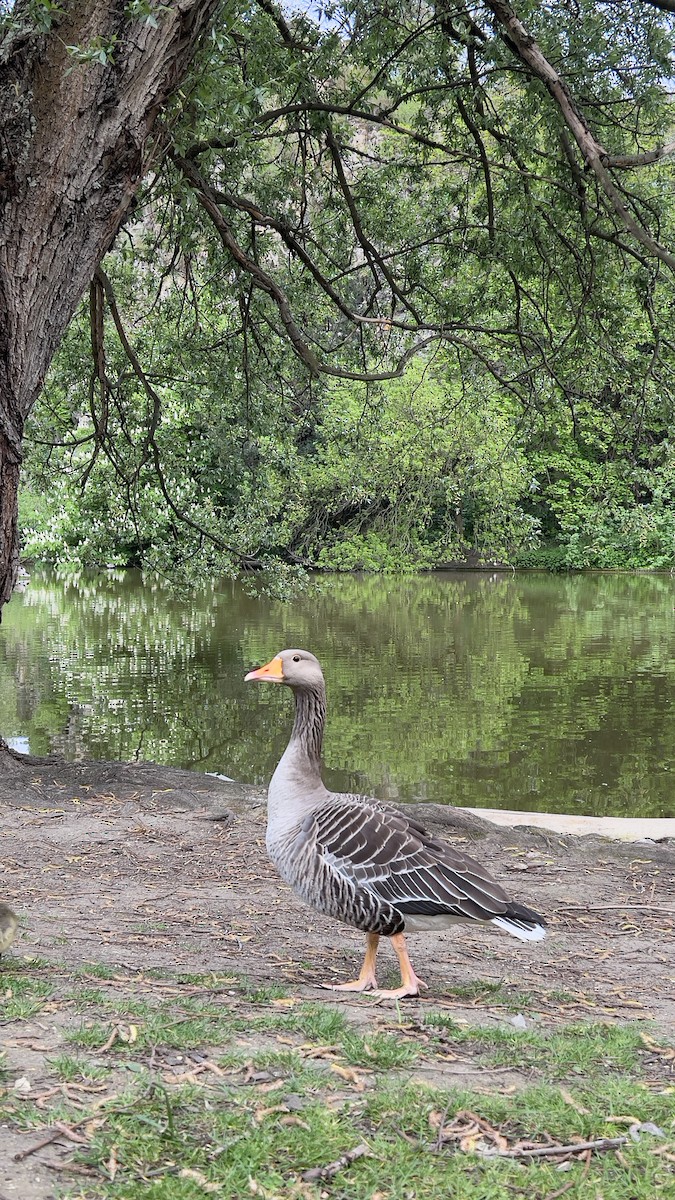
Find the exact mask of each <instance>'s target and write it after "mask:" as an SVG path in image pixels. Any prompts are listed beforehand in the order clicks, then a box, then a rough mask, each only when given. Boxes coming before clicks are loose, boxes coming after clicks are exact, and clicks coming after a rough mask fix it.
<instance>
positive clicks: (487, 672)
mask: <svg viewBox="0 0 675 1200" xmlns="http://www.w3.org/2000/svg"><path fill="white" fill-rule="evenodd" d="M286 646H300V647H304V648H306V649H309V650H312V651H313V652H314V653H316V654H317V655H318V657H319V658H320V659H321V661H322V664H323V666H324V671H325V674H326V677H327V681H328V704H329V719H328V728H327V734H326V741H325V747H324V756H325V762H326V768H327V769H326V778H327V782H328V784H329V786H330V787H333V788H334V789H337V790H358V791H368V792H370V793H374V794H376V795H378V796H380V797H382V798H385V799H390V800H395V801H398V802H405V801H409V800H435V801H438V802H440V803H453V804H460V805H469V806H482V807H488V808H507V809H539V810H542V811H555V812H570V813H592V814H596V815H603V814H606V815H615V816H623V815H625V816H640V815H641V816H650V817H657V816H671V817H672V816H675V720H674V716H675V713H674V711H673V687H674V684H675V580H673V579H671V578H670V577H669V576H665V575H664V576H657V575H584V576H572V577H565V576H548V575H544V574H539V573H533V574H519V575H515V576H514V575H510V574H509V575H503V574H499V575H489V574H483V573H478V574H473V573H449V572H448V573H439V574H433V575H424V576H420V577H415V578H405V579H391V578H371V577H366V578H354V577H335V578H333V579H329V580H326V579H323V580H321V581H320V590H317V591H314V590H312V591H310V592H307V593H305V594H303V595H301V596H299V597H296V598H295V599H294V600H292V601H291V602H288V603H283V602H281V601H278V600H271V599H269V598H265V597H263V598H260V597H257V598H254V597H251V596H248V595H247V594H246V593H245V591H244V589H243V588H242V587H241V586H240V585H238V584H235V583H232V582H230V581H225V582H218V583H214V584H213V585H210V586H209V587H205V588H203V589H200V590H199V591H198V592H195V593H194V594H193V595H191V596H190V597H189V598H184V597H183V598H180V597H176V595H175V594H172V593H171V592H170V591H169V590H168V589H167V588H166V587H165V586H163V585H162V584H161V583H158V582H148V581H147V580H146V581H145V582H144V581H143V580H142V579H141V577H140V575H139V574H136V573H134V572H124V573H120V572H112V573H111V572H108V573H104V574H99V575H91V574H80V575H77V576H73V575H69V576H64V577H61V578H59V576H58V575H57V574H56V573H55V572H46V571H45V572H42V571H35V572H34V573H33V574H32V576H31V579H30V583H29V585H28V587H27V589H26V590H25V591H24V592H23V593H17V594H15V596H14V597H13V598H12V601H11V603H10V604H9V605H8V606H7V608H6V609H5V612H4V614H3V622H2V625H1V626H0V731H1V732H2V733H3V734H4V736H5V737H7V738H9V739H10V740H11V744H13V745H15V746H16V747H17V748H19V749H24V750H28V749H30V751H31V753H33V754H46V753H49V752H51V751H54V752H57V753H59V754H62V755H65V756H66V757H68V758H81V757H86V758H107V759H123V760H135V759H141V760H153V761H155V762H161V763H170V764H173V765H176V766H183V767H190V768H193V769H194V770H198V771H218V772H222V773H223V774H225V775H228V776H231V777H232V778H236V779H239V780H242V781H245V782H248V783H266V782H267V780H268V778H269V776H270V774H271V772H272V770H273V768H274V766H275V764H276V762H277V760H278V758H279V756H280V754H281V753H282V751H283V749H284V746H285V744H286V740H287V738H288V733H289V729H290V723H291V708H292V706H291V696H290V694H289V692H288V691H287V689H286V688H279V687H272V686H270V685H264V684H254V683H249V684H244V682H243V676H244V674H245V672H246V671H248V670H249V669H250V668H251V667H252V666H255V665H258V664H260V663H262V662H266V661H267V660H268V659H269V658H271V657H272V656H273V655H274V654H275V653H276V652H277V651H278V650H281V649H283V648H284V647H286Z"/></svg>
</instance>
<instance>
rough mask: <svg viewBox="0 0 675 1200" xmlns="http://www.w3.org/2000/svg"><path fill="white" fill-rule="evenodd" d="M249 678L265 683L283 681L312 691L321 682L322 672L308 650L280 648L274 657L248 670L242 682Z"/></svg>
mask: <svg viewBox="0 0 675 1200" xmlns="http://www.w3.org/2000/svg"><path fill="white" fill-rule="evenodd" d="M250 679H257V680H262V681H265V682H267V683H285V684H287V685H288V686H289V687H292V688H297V689H298V690H300V691H305V690H307V691H312V690H315V689H316V688H317V687H319V686H320V685H322V684H323V673H322V671H321V665H320V663H319V660H318V658H315V657H314V655H313V654H310V652H309V650H282V651H281V653H280V654H276V655H275V656H274V658H272V659H270V661H269V662H268V663H265V665H264V667H258V669H257V670H255V671H249V673H248V675H246V676H244V682H245V683H247V682H248V681H249V680H250Z"/></svg>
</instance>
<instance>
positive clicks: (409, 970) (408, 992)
mask: <svg viewBox="0 0 675 1200" xmlns="http://www.w3.org/2000/svg"><path fill="white" fill-rule="evenodd" d="M391 944H392V946H393V947H394V950H395V951H396V956H397V958H398V961H399V966H400V968H401V986H400V987H397V988H389V989H386V988H382V989H379V990H378V991H376V992H375V995H376V996H380V997H382V998H383V999H388V1000H397V999H399V998H401V997H403V996H419V994H420V988H425V987H426V986H427V985H426V983H425V982H424V980H423V979H418V978H417V975H416V974H415V972H414V971H413V966H412V963H411V961H410V958H409V957H408V950H407V947H406V944H405V938H404V936H403V934H402V933H395V934H394V936H393V937H392V939H391Z"/></svg>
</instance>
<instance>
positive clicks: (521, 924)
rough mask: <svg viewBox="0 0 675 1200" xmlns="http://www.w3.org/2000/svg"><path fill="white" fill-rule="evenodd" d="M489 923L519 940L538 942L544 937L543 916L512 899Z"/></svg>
mask: <svg viewBox="0 0 675 1200" xmlns="http://www.w3.org/2000/svg"><path fill="white" fill-rule="evenodd" d="M490 924H492V925H496V926H497V928H498V929H503V930H504V932H505V933H510V934H511V935H512V937H517V938H520V940H521V942H540V941H542V939H543V938H545V937H546V920H545V918H544V917H542V916H541V915H540V914H539V913H536V912H534V910H533V909H531V908H526V906H525V905H524V904H518V902H517V901H512V902H511V903H510V904H509V906H508V908H507V909H506V912H503V913H502V914H501V916H499V917H493V918H492V920H491V922H490Z"/></svg>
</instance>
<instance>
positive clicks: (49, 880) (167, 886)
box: [0, 754, 675, 1198]
mask: <svg viewBox="0 0 675 1200" xmlns="http://www.w3.org/2000/svg"><path fill="white" fill-rule="evenodd" d="M414 812H415V815H416V816H417V818H418V819H420V818H421V819H423V821H424V823H425V824H426V825H427V826H428V827H429V828H431V829H432V830H433V831H434V832H436V833H439V834H440V835H441V836H443V837H445V838H448V839H449V840H451V841H454V842H456V843H458V844H461V845H462V847H463V848H466V849H468V851H469V853H471V854H473V855H475V856H476V857H479V858H480V859H481V861H486V862H488V863H490V865H491V869H492V870H493V872H494V874H495V875H496V876H497V877H498V878H499V879H500V880H501V881H502V882H503V883H504V884H505V885H506V886H507V887H508V889H509V890H510V891H511V893H512V894H513V896H514V897H517V898H519V899H521V900H523V901H524V902H525V903H527V904H529V905H531V906H532V907H533V908H535V909H537V910H538V911H540V912H542V913H544V914H546V916H547V918H548V920H549V922H550V936H549V937H548V938H547V940H546V941H544V942H539V943H520V942H517V941H515V940H514V939H512V938H509V937H506V936H504V935H500V934H498V933H496V932H495V933H494V934H493V933H492V932H491V931H490V932H485V931H483V930H475V929H471V928H461V927H457V928H456V929H455V930H453V931H449V932H447V933H444V934H440V935H439V934H417V935H415V936H413V937H411V938H410V951H411V957H412V960H413V963H414V965H415V968H416V970H417V972H418V974H420V975H421V976H422V977H423V978H424V979H425V980H426V982H427V984H428V985H429V990H428V992H426V993H424V995H423V997H421V998H419V999H415V1000H410V1001H405V1002H403V1005H404V1007H405V1010H406V1014H409V1015H410V1016H411V1017H412V1018H413V1019H414V1018H415V1017H422V1016H423V1015H424V1010H425V1007H426V1006H431V1007H435V1008H438V1007H441V1008H444V1007H447V1008H450V1009H452V1012H453V1016H454V1015H458V1016H460V1017H461V1014H462V1012H464V1013H465V1015H468V1016H469V1017H470V1019H471V1021H474V1022H475V1021H480V1020H490V1019H493V1018H494V1016H495V1006H494V1005H493V1004H492V1003H491V1000H490V995H489V992H487V991H486V993H485V994H483V995H481V993H480V989H478V990H475V989H474V991H475V997H474V998H472V996H471V992H470V986H469V985H475V984H476V982H477V981H483V982H485V983H496V982H500V983H502V984H505V985H506V987H507V988H508V989H512V990H513V992H514V993H516V992H518V993H521V992H522V993H526V994H527V995H528V996H529V997H530V998H531V999H530V1004H531V1006H532V1009H536V1012H537V1014H539V1016H538V1017H537V1019H540V1018H541V1014H545V1019H550V1020H551V1021H554V1022H560V1021H563V1022H564V1021H578V1020H583V1019H591V1020H607V1021H615V1020H616V1021H639V1022H649V1023H650V1024H647V1025H645V1029H648V1030H649V1031H650V1033H651V1034H653V1035H654V1036H658V1035H659V1034H664V1033H665V1035H666V1036H669V1035H670V1036H671V1037H672V1032H673V1029H675V936H674V934H675V844H674V843H673V842H672V841H670V842H661V843H657V842H637V843H630V844H625V843H619V842H610V841H607V840H603V839H600V838H597V837H585V838H578V837H577V838H575V837H562V836H558V835H556V834H551V833H547V832H545V831H542V830H535V829H528V828H525V827H517V828H515V829H504V828H499V827H496V826H492V825H489V824H488V823H487V822H485V821H483V820H481V819H480V818H477V817H473V816H471V815H470V814H467V813H462V812H458V811H456V810H452V809H444V808H441V807H439V806H437V805H419V806H415V807H414ZM0 820H1V822H2V853H1V855H0V899H2V900H6V901H7V902H9V903H10V904H11V905H12V907H13V908H14V909H15V910H16V912H17V913H18V914H19V916H20V918H21V930H20V933H19V935H18V937H17V940H16V942H15V944H14V946H13V947H12V949H11V951H10V954H11V955H12V957H13V959H14V960H17V959H19V960H21V959H22V957H23V956H27V957H31V956H39V958H41V959H47V960H48V961H49V962H50V963H53V964H54V966H55V968H56V967H57V966H58V965H59V964H63V965H65V966H66V967H68V968H70V969H72V968H73V967H75V966H78V965H81V964H84V963H105V964H112V965H115V966H117V967H119V968H120V969H121V970H122V971H124V972H126V973H127V977H128V974H129V973H134V972H138V977H139V978H141V977H143V978H144V981H145V982H147V976H146V975H144V973H145V972H147V971H148V969H149V968H161V969H165V970H168V971H175V972H189V973H202V972H209V971H217V972H226V973H227V972H229V973H232V974H236V975H238V976H242V975H243V976H247V977H248V978H249V979H250V981H251V982H252V983H253V984H255V985H256V986H260V987H263V986H265V985H269V984H271V983H274V984H281V985H283V986H284V987H285V988H286V989H287V991H288V993H289V994H290V995H298V996H301V997H305V998H308V999H312V1000H314V1001H321V1000H325V1002H326V1003H327V1004H328V1003H331V1004H332V1003H335V1004H339V1005H340V1006H343V1007H344V1008H345V1010H346V1011H347V1012H348V1014H349V1016H350V1019H352V1020H356V1021H358V1022H359V1023H378V1022H382V1021H385V1022H386V1021H387V1020H389V1021H391V1017H392V1014H391V1012H388V1010H391V1009H393V1008H394V1007H395V1006H394V1005H393V1004H392V1002H390V1001H380V1002H379V1003H375V1004H374V1003H373V999H372V997H371V998H368V997H367V996H364V997H358V996H356V997H355V996H351V997H348V996H343V995H339V994H338V995H336V994H331V993H328V992H326V991H322V990H320V989H319V987H318V985H319V984H320V983H322V982H339V981H341V980H344V979H347V978H351V977H353V976H354V974H355V973H356V972H357V970H358V967H359V965H360V960H361V955H362V945H363V937H362V935H361V934H359V933H358V932H357V931H355V930H351V929H349V928H347V927H346V926H341V925H338V924H337V923H335V922H334V921H330V920H328V919H325V918H323V917H321V916H319V915H317V914H316V913H314V912H312V911H311V910H309V909H307V908H306V907H305V906H303V905H302V904H301V903H300V902H299V901H296V899H295V898H294V896H293V895H292V893H291V892H290V890H289V889H288V888H287V887H286V885H285V884H283V883H282V882H281V880H280V879H279V878H278V876H277V875H276V873H275V871H274V869H273V868H272V866H271V865H270V864H269V862H268V860H267V857H266V853H265V843H264V837H265V799H264V795H263V794H262V793H259V792H257V791H256V790H255V789H252V788H246V787H244V786H242V785H238V784H234V783H228V782H225V781H222V780H219V779H216V778H212V777H209V776H200V775H196V774H193V773H191V772H187V771H177V770H172V769H167V768H162V767H156V766H151V765H124V764H111V763H86V764H64V763H63V762H59V761H57V760H51V759H36V758H25V757H23V756H8V755H7V754H4V755H3V765H2V770H1V773H0ZM381 957H382V960H383V961H382V965H381V969H380V974H381V982H382V984H383V985H386V984H387V982H388V978H387V976H388V975H389V978H390V979H392V980H393V979H394V978H395V975H394V972H393V968H394V966H395V960H394V957H393V954H392V953H391V951H390V950H388V949H387V947H384V948H383V952H382V955H381ZM387 968H390V971H388V970H387ZM1 976H2V969H1V965H0V995H1V993H2V987H1ZM462 987H465V988H466V990H465V992H464V996H463V997H462V994H461V990H460V989H461V988H462ZM546 1014H547V1016H546ZM498 1015H499V1014H498ZM501 1015H502V1016H503V1013H502V1014H501ZM529 1015H530V1014H529V1012H525V1016H526V1018H528V1019H529ZM66 1019H67V1014H66ZM509 1019H511V1018H509ZM1 1024H5V1025H7V1023H6V1022H2V1020H1V1018H0V1025H1ZM45 1029H46V1026H45V1025H44V1022H43V1023H42V1024H40V1022H39V1021H38V1022H36V1023H34V1025H33V1024H31V1023H28V1025H26V1023H24V1026H23V1030H22V1035H21V1036H20V1037H19V1038H18V1039H17V1038H16V1036H14V1039H13V1040H12V1037H13V1034H15V1033H16V1031H15V1030H14V1029H13V1027H11V1026H10V1027H9V1028H6V1029H5V1030H4V1031H3V1032H4V1033H5V1034H7V1035H8V1038H7V1059H6V1062H7V1066H8V1067H9V1069H10V1072H11V1074H12V1076H15V1075H16V1071H17V1069H25V1070H26V1072H28V1073H30V1074H31V1076H32V1077H33V1078H39V1076H40V1064H41V1062H43V1063H44V1057H45V1055H47V1057H48V1055H49V1053H53V1049H54V1039H53V1038H52V1040H51V1041H50V1037H49V1036H48V1035H47V1034H46V1033H45ZM31 1039H32V1040H31ZM31 1047H32V1048H31ZM462 1070H463V1068H462V1065H461V1063H460V1064H458V1065H457V1068H454V1067H453V1068H452V1069H451V1070H450V1071H449V1072H448V1073H447V1077H446V1078H445V1079H444V1082H445V1083H446V1084H448V1083H449V1082H450V1081H452V1082H453V1083H459V1084H461V1083H467V1082H468V1080H467V1079H464V1078H463V1076H462ZM466 1070H467V1073H468V1074H469V1075H471V1074H473V1073H474V1072H473V1068H472V1067H471V1065H470V1064H469V1066H468V1067H467V1068H466ZM483 1075H484V1076H485V1072H483ZM501 1080H502V1082H504V1076H502V1077H501ZM435 1082H438V1080H435ZM483 1082H484V1083H489V1079H488V1078H487V1077H484V1079H483ZM470 1083H471V1084H472V1085H473V1084H475V1079H472V1080H471V1081H470ZM3 1133H4V1131H3ZM9 1136H10V1137H11V1138H14V1139H15V1140H16V1144H17V1146H21V1145H22V1144H23V1142H24V1141H25V1135H20V1134H15V1133H10V1134H9ZM33 1137H34V1134H33ZM13 1144H14V1143H12V1145H13ZM31 1169H32V1168H31ZM35 1178H36V1177H35V1175H34V1174H33V1175H31V1177H30V1179H29V1178H28V1176H25V1177H23V1176H21V1177H20V1176H15V1175H14V1174H12V1176H11V1179H10V1177H9V1176H8V1177H7V1178H5V1177H4V1176H3V1177H2V1179H1V1180H0V1182H2V1184H3V1187H4V1188H6V1189H7V1197H8V1196H9V1194H10V1192H11V1194H12V1195H18V1194H21V1195H22V1196H28V1195H30V1196H34V1197H40V1196H48V1195H51V1194H52V1192H51V1191H50V1189H49V1187H48V1186H46V1190H45V1189H43V1190H41V1189H40V1187H38V1186H37V1184H36V1183H35ZM17 1187H18V1189H19V1190H18V1192H17V1190H16V1188H17ZM3 1198H4V1193H3Z"/></svg>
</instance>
